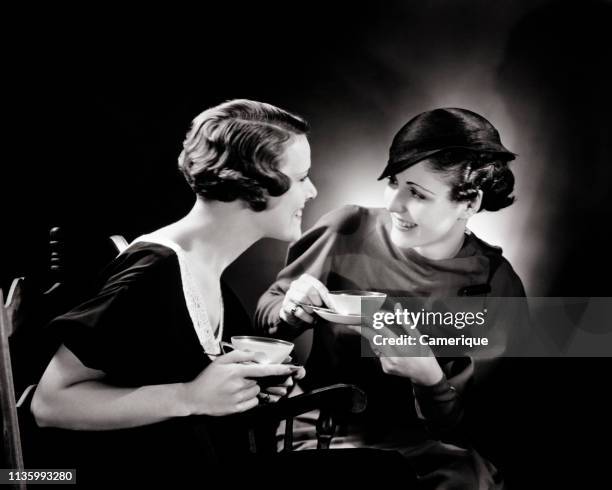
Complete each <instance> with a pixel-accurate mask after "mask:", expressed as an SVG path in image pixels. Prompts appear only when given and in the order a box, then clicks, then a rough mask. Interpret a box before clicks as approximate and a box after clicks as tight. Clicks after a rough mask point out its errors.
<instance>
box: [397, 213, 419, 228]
mask: <svg viewBox="0 0 612 490" xmlns="http://www.w3.org/2000/svg"><path fill="white" fill-rule="evenodd" d="M393 223H394V225H395V227H396V228H398V229H400V230H412V229H414V228H416V227H417V225H416V223H411V222H410V221H404V220H403V219H400V218H398V217H396V216H393Z"/></svg>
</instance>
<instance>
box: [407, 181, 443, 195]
mask: <svg viewBox="0 0 612 490" xmlns="http://www.w3.org/2000/svg"><path fill="white" fill-rule="evenodd" d="M406 184H408V185H414V186H416V187H419V188H420V189H423V190H424V191H425V192H428V193H429V194H431V195H433V196H435V195H436V193H435V192H431V191H430V190H429V189H426V188H425V187H423V186H422V185H419V184H417V183H416V182H412V181H410V180H408V181H406Z"/></svg>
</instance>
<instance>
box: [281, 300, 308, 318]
mask: <svg viewBox="0 0 612 490" xmlns="http://www.w3.org/2000/svg"><path fill="white" fill-rule="evenodd" d="M280 317H281V319H283V320H284V321H286V322H289V323H291V322H292V321H295V319H298V320H301V321H303V322H305V323H313V322H314V317H313V316H312V315H310V314H308V313H307V312H306V311H304V308H303V307H301V306H300V305H298V304H297V303H293V302H287V303H286V304H285V305H284V306H283V308H282V309H281V312H280Z"/></svg>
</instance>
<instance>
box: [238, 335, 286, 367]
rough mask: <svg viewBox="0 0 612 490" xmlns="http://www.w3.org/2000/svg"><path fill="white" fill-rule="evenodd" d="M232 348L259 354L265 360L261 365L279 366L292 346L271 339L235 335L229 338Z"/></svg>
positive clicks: (282, 341)
mask: <svg viewBox="0 0 612 490" xmlns="http://www.w3.org/2000/svg"><path fill="white" fill-rule="evenodd" d="M231 340H232V346H233V347H234V348H235V349H238V350H243V351H247V352H261V353H262V354H263V355H264V356H265V358H264V359H262V360H261V361H260V362H261V363H262V364H280V363H282V362H283V361H284V360H285V359H287V357H288V356H289V354H290V353H291V351H292V350H293V346H294V345H293V344H292V343H291V342H287V341H286V340H279V339H271V338H268V337H253V336H250V335H235V336H233V337H232V338H231Z"/></svg>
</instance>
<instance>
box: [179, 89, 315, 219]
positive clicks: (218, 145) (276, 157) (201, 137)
mask: <svg viewBox="0 0 612 490" xmlns="http://www.w3.org/2000/svg"><path fill="white" fill-rule="evenodd" d="M308 130H309V126H308V123H307V122H306V121H305V120H304V119H302V118H300V117H299V116H296V115H294V114H291V113H289V112H287V111H285V110H283V109H279V108H278V107H275V106H273V105H270V104H265V103H263V102H256V101H252V100H246V99H236V100H230V101H228V102H224V103H223V104H220V105H218V106H216V107H212V108H210V109H207V110H205V111H204V112H202V113H201V114H199V115H198V116H197V117H196V118H195V119H194V120H193V122H192V125H191V129H190V130H189V132H188V133H187V137H186V138H185V141H184V143H183V151H182V152H181V154H180V156H179V168H180V170H181V172H182V173H183V175H184V176H185V178H186V179H187V182H188V183H189V185H190V186H191V188H192V189H193V191H194V192H195V193H196V195H198V196H200V197H202V198H203V199H206V200H216V201H223V202H232V201H235V200H237V199H241V200H243V201H244V202H246V203H247V204H248V206H249V207H250V208H251V209H252V210H253V211H263V210H264V209H266V207H267V204H268V197H270V196H274V197H277V196H280V195H282V194H284V193H285V192H286V191H287V190H288V189H289V187H290V186H291V180H290V178H289V177H287V175H285V174H284V173H282V172H281V171H280V170H279V166H280V163H281V158H282V156H283V154H284V152H285V148H286V144H287V142H289V140H290V139H291V138H292V137H294V136H296V135H303V134H306V133H308Z"/></svg>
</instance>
